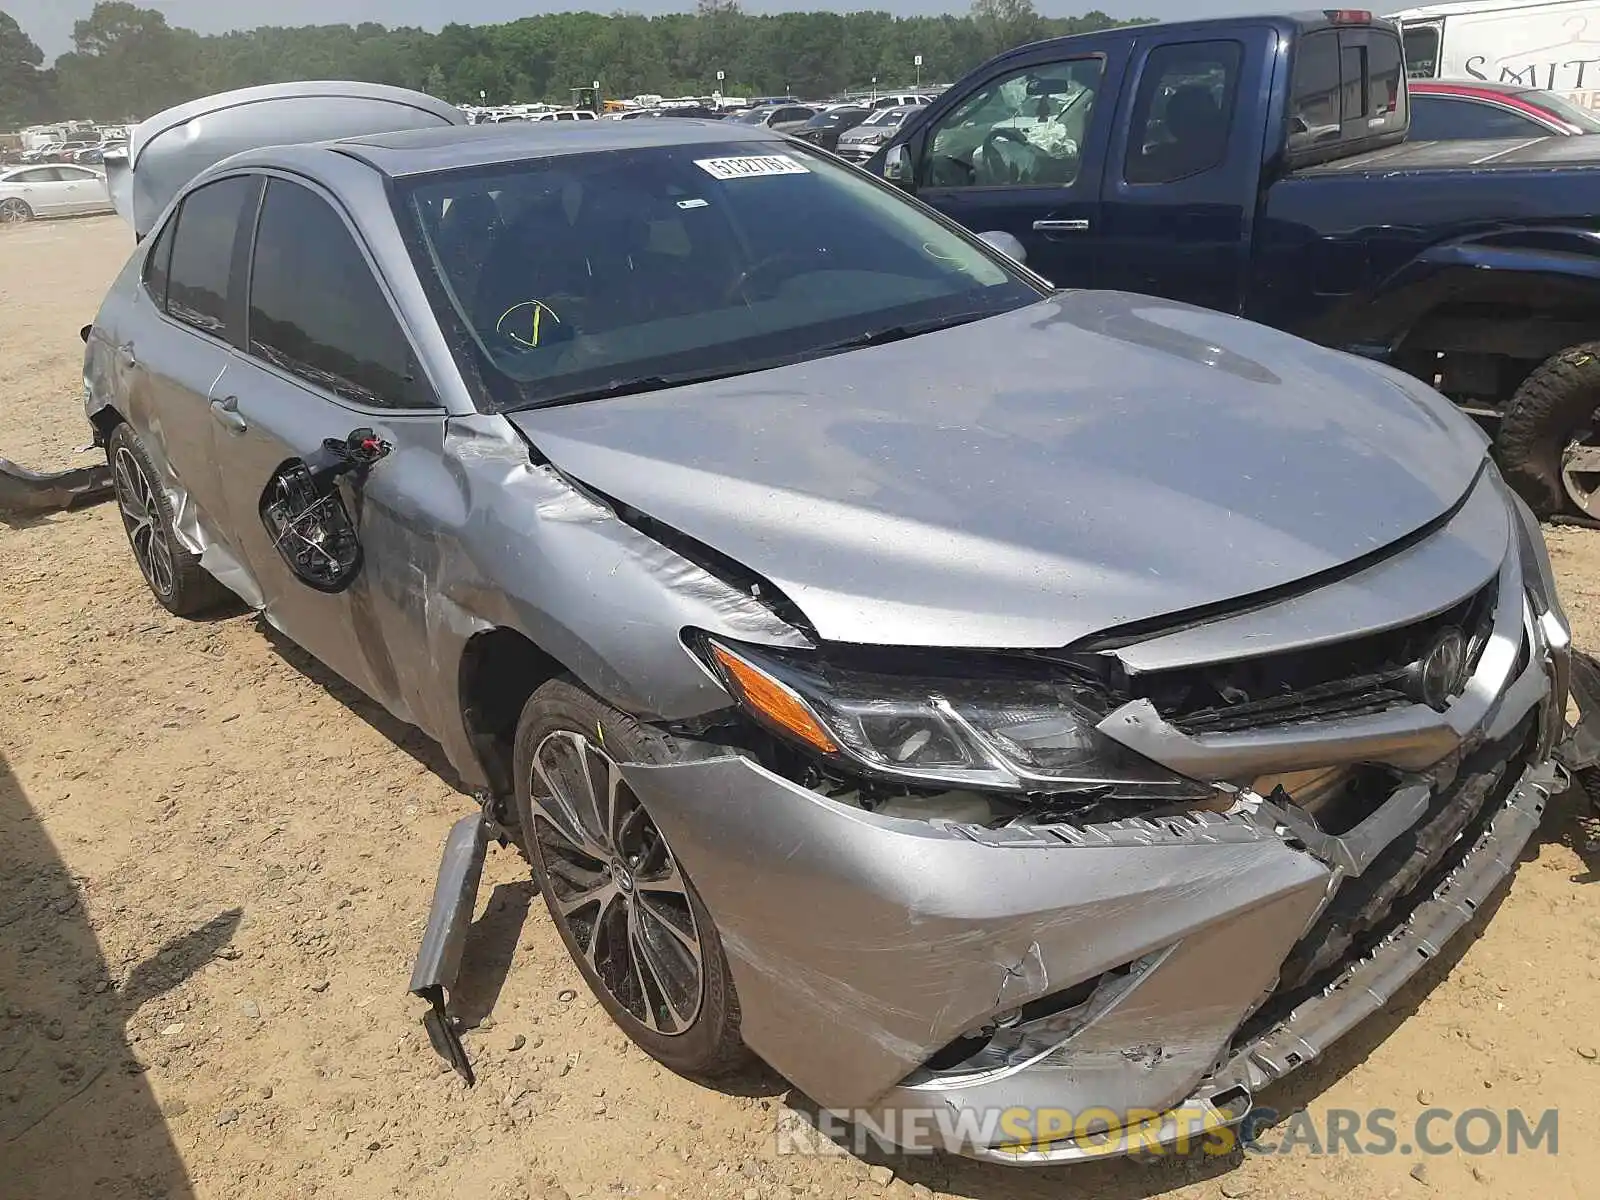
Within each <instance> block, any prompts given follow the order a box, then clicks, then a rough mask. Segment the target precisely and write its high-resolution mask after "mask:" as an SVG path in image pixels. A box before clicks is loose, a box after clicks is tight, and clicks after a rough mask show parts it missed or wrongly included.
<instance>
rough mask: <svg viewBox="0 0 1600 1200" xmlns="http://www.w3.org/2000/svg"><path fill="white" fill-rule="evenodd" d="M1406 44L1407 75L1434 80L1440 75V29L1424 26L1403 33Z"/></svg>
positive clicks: (1402, 37) (1402, 38) (1402, 36)
mask: <svg viewBox="0 0 1600 1200" xmlns="http://www.w3.org/2000/svg"><path fill="white" fill-rule="evenodd" d="M1400 36H1401V40H1402V41H1403V42H1404V43H1405V61H1406V74H1407V75H1409V76H1410V77H1411V78H1412V79H1433V78H1435V77H1436V76H1437V75H1438V74H1439V29H1438V27H1437V26H1434V25H1423V26H1419V27H1416V28H1412V29H1406V30H1404V31H1403V32H1402V33H1401V35H1400Z"/></svg>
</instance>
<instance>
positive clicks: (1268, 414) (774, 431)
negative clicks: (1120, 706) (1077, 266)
mask: <svg viewBox="0 0 1600 1200" xmlns="http://www.w3.org/2000/svg"><path fill="white" fill-rule="evenodd" d="M512 420H514V421H515V423H516V424H517V426H518V427H519V428H520V429H521V430H522V431H523V432H524V433H525V434H526V435H527V436H528V437H529V439H530V440H531V441H532V442H533V443H534V445H535V446H537V447H538V449H539V450H540V451H541V452H542V453H543V454H545V455H546V456H548V457H549V458H550V460H551V461H552V462H553V463H554V464H555V465H556V466H557V467H558V468H560V469H561V470H562V471H564V472H566V473H567V474H568V475H570V476H572V477H573V478H575V479H577V480H578V481H580V482H582V483H585V484H587V485H589V486H591V487H593V488H595V489H597V490H599V491H601V492H603V493H605V494H607V495H609V496H612V497H614V498H615V499H618V500H620V501H623V502H625V503H626V504H629V505H631V506H633V507H635V508H637V509H639V510H640V511H642V512H644V513H646V514H648V515H649V516H651V517H654V518H655V519H656V520H658V521H661V522H664V523H666V524H667V525H670V526H672V527H674V528H676V529H678V530H680V531H682V532H683V533H686V534H688V535H690V536H691V537H694V538H696V539H698V540H699V541H701V542H703V543H705V544H707V545H709V546H711V547H713V548H715V549H716V550H718V551H720V552H721V553H723V554H725V555H728V556H729V557H731V558H733V559H735V560H737V561H738V562H740V563H743V564H744V565H745V566H747V567H749V568H750V569H751V570H753V571H756V572H758V573H759V574H760V575H762V576H763V577H765V578H766V579H768V580H770V581H771V582H772V583H774V584H776V585H777V586H778V587H780V588H781V589H782V590H783V591H784V592H785V593H786V594H787V595H788V596H789V598H790V599H791V600H793V601H794V602H795V603H796V604H797V605H799V607H800V608H801V610H802V611H803V612H804V613H805V615H806V616H807V617H808V618H809V619H810V621H811V622H812V623H813V625H814V626H815V628H816V631H817V633H818V634H819V635H820V636H821V637H823V638H825V639H829V640H835V641H843V642H862V643H879V644H893V645H906V646H911V645H921V646H952V647H954V646H965V647H1016V648H1024V647H1032V648H1044V647H1056V646H1063V645H1066V644H1068V643H1071V642H1073V641H1075V640H1077V639H1079V638H1082V637H1084V636H1086V635H1088V634H1091V633H1094V632H1097V631H1101V630H1105V629H1108V628H1111V627H1114V626H1119V625H1123V624H1125V623H1128V622H1131V621H1140V620H1145V619H1148V618H1152V617H1159V616H1162V615H1165V614H1174V613H1179V612H1182V611H1184V610H1187V609H1193V608H1197V607H1200V606H1204V605H1211V604H1215V603H1218V602H1222V601H1228V600H1231V599H1235V598H1238V597H1243V596H1248V595H1250V594H1252V593H1257V592H1263V591H1266V590H1268V589H1275V588H1280V587H1283V586H1284V585H1291V584H1294V583H1296V582H1297V581H1300V580H1304V579H1306V578H1307V577H1308V576H1313V575H1315V574H1317V573H1318V572H1322V571H1327V570H1329V569H1330V568H1337V567H1339V566H1341V565H1343V564H1346V563H1349V562H1350V561H1351V560H1352V559H1356V558H1359V557H1361V556H1364V555H1368V554H1371V553H1373V552H1374V551H1377V550H1380V549H1381V548H1382V547H1384V546H1385V545H1387V544H1389V543H1391V542H1394V541H1395V540H1397V539H1399V538H1402V537H1405V536H1406V535H1407V534H1410V533H1413V532H1415V531H1416V530H1417V529H1419V528H1420V527H1422V526H1424V525H1426V524H1428V523H1429V522H1430V521H1433V520H1434V519H1435V518H1437V517H1439V516H1441V515H1442V514H1443V513H1445V512H1446V511H1447V510H1448V509H1450V508H1451V506H1452V505H1454V504H1455V503H1456V501H1457V500H1459V499H1460V498H1461V497H1462V496H1463V494H1464V493H1465V492H1466V490H1467V487H1468V485H1469V484H1470V483H1471V481H1472V479H1473V477H1474V475H1475V473H1476V471H1477V469H1478V466H1479V464H1480V462H1481V461H1482V458H1483V454H1484V441H1485V440H1484V437H1483V435H1482V434H1481V433H1480V432H1479V431H1478V430H1477V429H1476V427H1475V426H1473V425H1472V424H1471V422H1469V421H1468V420H1467V419H1466V418H1465V417H1463V416H1461V415H1460V414H1458V413H1456V412H1455V411H1454V410H1453V409H1452V408H1451V407H1450V405H1449V403H1448V402H1447V401H1445V400H1444V399H1443V398H1441V397H1439V396H1438V395H1437V394H1435V393H1433V392H1432V391H1431V390H1430V389H1428V388H1426V387H1424V386H1423V385H1421V384H1418V383H1416V382H1415V381H1412V380H1410V379H1409V378H1407V377H1405V376H1401V375H1400V374H1399V373H1398V372H1394V371H1391V370H1389V369H1388V368H1385V367H1380V366H1375V365H1374V364H1371V363H1368V362H1364V361H1362V360H1360V359H1357V358H1354V357H1350V356H1347V355H1344V354H1340V353H1337V352H1334V351H1330V350H1325V349H1322V348H1320V347H1317V346H1314V345H1312V344H1311V343H1309V342H1304V341H1301V340H1299V339H1297V338H1293V337H1290V336H1289V335H1287V334H1282V333H1278V332H1276V331H1274V330H1271V329H1267V328H1265V327H1263V326H1258V325H1253V324H1251V323H1249V322H1246V321H1242V320H1238V319H1236V318H1233V317H1227V316H1222V315H1220V314H1217V313H1213V312H1208V311H1205V310H1202V309H1197V308H1191V307H1188V306H1185V305H1179V304H1173V303H1170V302H1168V301H1164V300H1155V299H1151V298H1148V297H1143V296H1132V295H1124V294H1121V293H1109V292H1070V293H1064V294H1062V295H1059V296H1057V297H1054V298H1052V299H1049V300H1045V301H1041V302H1040V303H1038V304H1035V305H1031V306H1029V307H1027V308H1024V309H1020V310H1017V311H1015V312H1011V313H1007V314H1003V315H1001V316H997V317H990V318H988V319H985V320H982V321H978V322H974V323H972V324H969V325H965V326H960V327H958V328H955V329H950V330H945V331H942V332H938V333H931V334H926V335H923V336H920V337H915V338H910V339H907V340H905V341H901V342H895V343H891V344H889V345H885V346H879V347H873V348H870V349H865V350H857V351H852V352H849V353H844V354H838V355H834V356H831V357H828V358H823V359H818V360H815V361H812V362H807V363H801V364H798V365H795V366H790V367H783V368H779V369H776V370H770V371H763V372H760V373H757V374H752V375H743V376H738V377H735V378H731V379H724V380H718V381H715V382H712V383H707V384H700V385H694V386H690V387H681V388H674V389H671V390H668V391H661V392H653V393H646V394H643V395H639V396H629V397H621V398H617V399H611V400H603V401H596V402H592V403H588V404H579V405H573V406H569V407H564V408H553V409H545V410H533V411H529V412H523V413H517V414H514V415H513V416H512Z"/></svg>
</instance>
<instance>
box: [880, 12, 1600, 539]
mask: <svg viewBox="0 0 1600 1200" xmlns="http://www.w3.org/2000/svg"><path fill="white" fill-rule="evenodd" d="M1407 126H1408V112H1407V93H1406V82H1405V70H1404V63H1403V60H1402V50H1401V43H1400V38H1399V34H1398V32H1397V31H1396V29H1395V27H1394V26H1393V25H1392V24H1390V23H1389V22H1387V21H1383V20H1377V19H1374V18H1373V17H1372V16H1371V14H1369V13H1366V12H1355V11H1342V10H1341V11H1328V12H1321V13H1313V14H1302V15H1297V16H1280V17H1270V16H1269V17H1235V18H1222V19H1217V20H1207V21H1192V22H1185V23H1180V24H1165V25H1144V26H1133V27H1128V28H1123V29H1114V30H1108V31H1105V32H1102V33H1093V34H1084V35H1079V36H1075V37H1065V38H1056V39H1053V40H1051V41H1045V42H1037V43H1034V44H1032V45H1028V46H1021V47H1018V48H1017V49H1015V50H1011V51H1008V52H1007V53H1005V54H1002V55H1000V56H999V57H997V58H995V59H992V60H991V61H989V62H987V63H985V64H984V65H983V66H981V67H979V68H978V69H977V70H975V71H973V72H972V73H971V74H969V75H968V76H967V77H966V78H964V79H962V80H961V81H960V82H958V83H957V84H955V85H954V86H953V87H951V88H950V89H949V90H948V91H946V92H945V93H944V94H943V95H942V96H940V97H939V99H937V100H936V101H934V103H933V104H931V105H929V106H928V108H927V109H926V111H924V112H922V113H919V114H917V116H916V117H915V119H913V120H911V121H908V122H907V128H905V129H903V130H901V131H899V132H898V133H897V134H896V135H895V137H894V138H893V139H892V140H891V141H889V142H888V143H887V144H886V145H885V146H884V148H883V149H882V150H880V151H879V152H878V153H877V154H876V155H874V157H873V158H872V159H871V160H869V162H868V163H867V164H866V165H867V168H868V169H869V170H874V171H876V172H878V173H880V174H882V175H883V176H884V177H885V178H887V179H889V180H891V181H893V182H895V183H897V184H899V185H900V186H902V187H905V188H906V189H908V190H910V191H912V192H914V193H915V194H916V195H917V196H918V197H919V198H920V199H922V200H923V201H925V202H926V203H928V204H930V205H932V206H933V207H934V208H936V209H938V210H939V211H941V212H943V213H945V214H946V215H947V216H949V217H951V218H953V219H954V220H956V221H958V222H960V223H961V224H963V225H965V226H967V227H968V228H970V229H973V230H975V231H978V232H980V233H986V234H989V233H1004V234H1009V235H1011V237H1013V238H1015V239H1016V241H1015V243H1012V242H1009V241H1007V244H1008V245H1013V246H1016V245H1017V244H1020V250H1019V251H1018V252H1020V253H1022V254H1024V255H1025V256H1026V261H1027V263H1028V265H1029V266H1031V267H1033V268H1034V269H1035V270H1037V271H1038V272H1039V273H1040V274H1042V275H1044V276H1045V277H1046V278H1048V279H1050V280H1051V281H1053V282H1054V283H1056V284H1057V285H1058V286H1062V287H1095V288H1114V289H1121V290H1124V291H1131V292H1143V293H1147V294H1153V295H1159V296H1165V297H1168V298H1170V299H1174V300H1181V301H1187V302H1190V303H1193V304H1197V305H1203V306H1205V307H1207V308H1213V309H1219V310H1221V311H1223V312H1229V313H1236V314H1238V315H1240V316H1244V317H1248V318H1250V319H1252V320H1255V321H1261V322H1264V323H1266V324H1269V325H1274V326H1277V327H1279V328H1281V329H1287V330H1289V331H1291V332H1293V333H1297V334H1299V335H1301V336H1303V337H1307V338H1310V339H1312V340H1314V341H1318V342H1321V343H1323V344H1324V345H1328V346H1334V347H1338V348H1340V349H1344V350H1348V351H1350V352H1352V353H1355V354H1360V355H1364V356H1367V357H1370V358H1376V359H1380V360H1382V361H1385V362H1387V363H1390V364H1391V365H1393V366H1396V367H1398V368H1400V369H1402V370H1405V371H1407V372H1409V373H1411V374H1413V375H1415V376H1417V377H1419V378H1422V379H1425V380H1427V381H1429V382H1430V383H1433V384H1434V385H1435V386H1437V387H1438V388H1440V390H1442V391H1443V392H1444V393H1445V394H1446V395H1448V396H1450V397H1451V398H1452V399H1453V400H1455V402H1456V403H1457V404H1459V405H1461V406H1462V407H1463V408H1465V409H1467V410H1468V411H1469V412H1471V413H1473V414H1474V415H1475V416H1477V417H1478V418H1479V419H1480V420H1481V421H1482V422H1483V423H1484V425H1485V426H1486V428H1488V429H1489V431H1490V432H1491V433H1492V434H1493V436H1494V437H1495V441H1496V447H1497V454H1498V457H1499V458H1500V461H1501V466H1502V468H1503V469H1504V470H1505V472H1506V474H1507V477H1508V478H1510V479H1511V480H1512V482H1513V483H1514V484H1515V485H1516V486H1517V488H1518V490H1519V491H1521V492H1522V493H1523V495H1524V496H1525V497H1526V498H1527V499H1528V501H1529V503H1530V504H1531V505H1532V506H1533V507H1534V508H1535V509H1536V510H1537V511H1538V512H1540V513H1541V514H1544V515H1552V514H1557V513H1567V514H1571V515H1574V516H1576V517H1578V518H1579V519H1584V518H1585V517H1587V518H1588V519H1589V520H1595V519H1600V420H1597V419H1596V408H1597V407H1600V136H1596V137H1566V138H1544V139H1531V140H1524V141H1510V142H1472V141H1459V142H1421V143H1407V142H1406V141H1405V138H1406V132H1407ZM999 240H1001V241H1006V239H999Z"/></svg>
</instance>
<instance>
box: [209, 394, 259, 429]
mask: <svg viewBox="0 0 1600 1200" xmlns="http://www.w3.org/2000/svg"><path fill="white" fill-rule="evenodd" d="M211 415H212V416H213V417H215V418H216V419H217V421H218V423H219V424H221V426H222V427H223V428H224V429H226V430H227V431H228V432H229V433H243V432H244V431H245V430H247V429H249V428H250V422H248V421H246V420H245V419H244V418H243V417H241V416H240V415H239V397H237V396H226V397H224V398H223V399H221V400H213V401H212V402H211Z"/></svg>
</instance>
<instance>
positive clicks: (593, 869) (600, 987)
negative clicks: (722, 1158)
mask: <svg viewBox="0 0 1600 1200" xmlns="http://www.w3.org/2000/svg"><path fill="white" fill-rule="evenodd" d="M679 757H680V754H679V750H678V746H677V744H676V743H675V742H674V740H673V739H672V738H671V737H670V736H668V735H666V734H663V733H660V732H658V731H657V730H653V729H650V728H648V727H646V726H644V725H641V724H640V723H639V722H637V721H635V720H633V719H632V718H631V717H629V716H627V715H626V714H625V713H622V712H619V711H617V710H616V709H614V708H612V707H610V706H609V705H607V704H605V703H604V702H602V701H600V700H599V699H597V698H596V697H594V696H592V695H590V694H589V693H588V692H586V691H584V690H583V689H582V688H580V687H578V686H577V685H576V684H574V683H572V682H569V681H567V680H564V679H558V680H553V681H552V682H550V683H547V684H545V685H544V686H543V687H541V688H539V689H538V690H537V691H536V692H534V694H533V695H532V697H530V698H529V700H528V703H527V705H526V706H525V707H524V708H523V710H522V718H521V720H520V721H519V722H518V725H517V741H516V784H517V809H518V815H519V818H520V821H521V824H522V833H523V841H524V843H525V845H526V846H527V848H528V857H529V859H530V860H531V862H532V864H533V874H534V878H535V879H536V880H537V881H538V884H539V890H540V891H541V892H542V893H543V894H544V899H545V905H546V907H547V908H548V909H549V910H550V917H551V920H552V921H554V922H555V926H556V930H557V932H559V933H560V935H561V940H562V942H564V943H565V944H566V947H567V951H568V952H569V953H570V954H571V955H572V959H573V962H575V963H576V964H577V966H578V970H579V971H581V972H582V973H583V977H584V980H585V982H587V983H588V985H589V988H590V990H591V991H592V992H593V993H594V994H595V997H596V998H597V999H598V1000H599V1001H600V1003H601V1005H602V1006H603V1007H604V1008H605V1010H606V1012H607V1013H609V1014H610V1016H611V1019H612V1020H614V1021H615V1022H616V1023H617V1024H618V1025H619V1026H621V1028H622V1030H623V1032H624V1033H626V1034H627V1035H628V1036H629V1037H630V1038H632V1039H633V1041H634V1042H636V1043H637V1044H638V1045H639V1046H640V1047H641V1048H642V1049H643V1050H644V1051H645V1052H646V1053H648V1054H650V1055H651V1056H652V1057H654V1058H656V1059H657V1060H659V1061H660V1062H662V1063H663V1064H665V1065H666V1066H668V1067H670V1068H672V1069H673V1070H674V1071H677V1072H679V1073H681V1074H685V1075H701V1076H714V1075H722V1074H726V1073H728V1072H729V1071H732V1070H734V1069H737V1068H738V1067H739V1066H741V1065H742V1064H743V1063H744V1062H745V1061H746V1058H747V1051H746V1050H745V1049H744V1044H743V1042H742V1041H741V1040H740V1038H739V1002H738V998H737V997H736V996H735V994H734V989H733V980H732V977H731V976H730V974H729V971H728V962H727V959H726V957H725V956H724V954H723V951H722V941H721V939H720V937H719V936H718V934H717V928H716V925H715V924H714V923H713V922H712V920H711V915H710V914H709V913H708V912H707V911H706V908H705V905H704V904H703V903H702V902H701V900H700V897H699V894H698V893H697V892H696V891H695V889H694V885H693V884H692V883H690V881H689V878H688V876H687V875H686V874H685V873H684V871H683V868H682V866H681V865H680V864H679V862H678V860H677V858H676V856H675V855H674V854H673V852H672V848H671V847H670V846H669V845H668V844H667V841H666V839H665V838H664V837H663V836H662V834H661V831H660V829H658V828H657V826H656V824H655V821H654V820H653V819H652V817H651V815H650V813H649V812H648V810H647V809H646V808H645V806H644V804H643V802H642V801H641V799H640V798H639V796H638V795H636V794H635V793H634V791H633V789H632V788H630V787H629V786H628V784H627V781H626V780H625V779H624V778H623V777H622V773H621V771H620V770H619V769H618V767H617V763H618V762H644V763H668V762H672V761H674V760H675V759H677V758H679Z"/></svg>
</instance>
